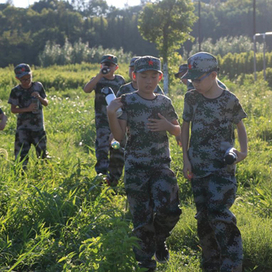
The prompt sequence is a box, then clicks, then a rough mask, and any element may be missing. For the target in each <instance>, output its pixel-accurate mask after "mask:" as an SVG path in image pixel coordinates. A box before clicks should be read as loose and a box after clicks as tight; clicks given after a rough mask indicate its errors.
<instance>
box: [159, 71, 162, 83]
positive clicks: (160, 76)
mask: <svg viewBox="0 0 272 272" xmlns="http://www.w3.org/2000/svg"><path fill="white" fill-rule="evenodd" d="M162 77H163V73H161V74H160V75H159V81H161V80H162Z"/></svg>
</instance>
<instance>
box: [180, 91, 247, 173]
mask: <svg viewBox="0 0 272 272" xmlns="http://www.w3.org/2000/svg"><path fill="white" fill-rule="evenodd" d="M245 117H246V113H245V112H244V110H243V109H242V106H241V104H240V103H239V100H238V98H237V97H236V96H235V95H234V94H233V93H231V92H229V91H228V90H224V91H223V93H222V94H221V96H219V97H217V98H214V99H208V98H205V97H204V96H203V95H202V94H199V93H198V92H197V91H195V90H192V91H188V92H187V93H186V94H185V99H184V110H183V120H184V121H185V122H191V138H190V144H189V150H188V156H189V159H190V162H191V165H192V171H193V174H194V177H204V176H207V175H209V174H210V173H212V172H215V171H217V172H219V173H221V174H222V175H223V174H231V175H234V173H235V165H231V166H228V165H226V164H225V163H224V161H223V158H224V154H225V152H226V150H227V149H228V148H229V147H232V146H233V145H234V124H238V123H239V122H240V121H241V120H242V119H243V118H245Z"/></svg>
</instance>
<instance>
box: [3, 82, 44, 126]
mask: <svg viewBox="0 0 272 272" xmlns="http://www.w3.org/2000/svg"><path fill="white" fill-rule="evenodd" d="M33 92H38V93H39V94H40V96H41V97H42V98H46V94H45V91H44V88H43V85H42V83H40V82H32V85H31V87H30V88H29V89H27V90H26V89H23V88H22V87H21V85H17V86H16V87H14V88H13V89H12V90H11V93H10V96H9V100H8V103H9V104H12V105H15V106H18V107H19V108H27V107H28V106H29V105H30V104H31V102H32V101H31V94H32V93H33ZM26 129H27V130H32V131H39V130H43V129H44V119H43V107H42V105H41V103H40V102H39V107H38V113H37V114H34V113H32V112H23V113H18V114H17V130H26Z"/></svg>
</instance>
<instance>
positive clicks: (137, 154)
mask: <svg viewBox="0 0 272 272" xmlns="http://www.w3.org/2000/svg"><path fill="white" fill-rule="evenodd" d="M121 101H122V103H123V107H122V109H123V114H122V115H121V116H120V117H119V119H123V120H126V121H127V128H128V139H127V144H126V148H125V158H126V161H125V165H126V169H128V168H129V167H134V168H135V167H136V168H137V167H141V168H145V169H147V168H150V167H159V166H160V165H163V164H169V163H170V151H169V143H168V136H167V132H166V131H160V132H151V131H150V130H149V129H148V128H147V123H148V122H149V121H148V118H154V119H159V117H158V113H160V114H162V115H163V116H164V117H165V118H166V119H167V120H169V121H173V120H177V119H178V116H177V114H176V112H175V109H174V107H173V105H172V102H171V100H170V99H169V98H168V97H166V96H164V95H159V94H158V95H157V96H156V97H155V98H154V99H152V100H147V99H144V98H142V97H141V96H140V95H139V94H138V92H134V93H132V94H127V95H122V96H121Z"/></svg>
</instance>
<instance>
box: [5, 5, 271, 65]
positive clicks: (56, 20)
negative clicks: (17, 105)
mask: <svg viewBox="0 0 272 272" xmlns="http://www.w3.org/2000/svg"><path fill="white" fill-rule="evenodd" d="M11 2H12V1H8V2H7V3H6V4H0V67H5V66H7V65H9V64H12V65H15V64H17V63H19V62H22V61H23V62H27V63H30V64H34V65H41V63H40V59H39V55H40V54H41V53H42V52H43V50H44V49H45V46H46V44H47V45H48V43H49V44H58V45H59V46H60V47H62V46H63V45H64V44H65V42H67V41H69V43H71V44H75V43H78V42H79V41H80V42H82V43H84V44H87V45H88V47H90V48H95V47H99V46H102V48H112V49H116V50H119V49H120V48H122V50H123V51H124V52H125V53H131V54H132V55H144V54H152V55H156V56H157V55H158V54H159V52H158V51H157V49H156V46H155V44H154V43H152V42H149V41H148V40H145V39H143V37H142V36H141V34H140V32H139V29H138V19H139V16H140V13H141V11H142V10H143V7H144V6H145V4H146V3H147V2H149V0H142V3H141V5H139V6H134V7H125V8H124V9H117V8H115V7H109V6H108V5H107V3H106V1H104V0H92V1H84V0H69V1H68V0H67V1H63V0H41V1H39V2H35V3H34V4H33V5H31V6H30V7H28V8H16V7H14V6H13V5H12V4H11ZM192 2H193V4H194V13H195V15H196V16H198V15H199V10H198V8H199V1H193V0H192ZM256 2H257V3H256V32H261V33H262V32H268V31H272V29H271V28H272V17H271V16H270V15H271V14H272V0H258V1H256ZM200 3H201V5H200V21H198V20H197V21H196V22H195V23H194V25H193V27H192V31H191V33H190V36H192V37H194V38H195V39H190V40H187V41H186V42H184V43H183V44H180V45H179V48H180V49H178V52H179V53H180V54H181V55H183V56H184V58H187V56H188V54H189V53H190V51H191V50H192V48H193V46H194V45H196V44H197V43H199V42H200V43H205V41H207V40H209V41H211V42H212V43H215V42H216V41H217V40H219V39H221V40H222V38H223V37H238V36H246V37H248V38H250V39H252V36H253V4H252V3H253V0H241V1H236V0H225V1H223V0H202V1H200ZM158 20H160V18H159V16H158ZM199 22H200V24H199ZM259 42H262V40H260V41H259ZM266 43H267V50H270V48H272V37H271V36H268V37H267V38H266ZM237 53H239V52H237Z"/></svg>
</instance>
